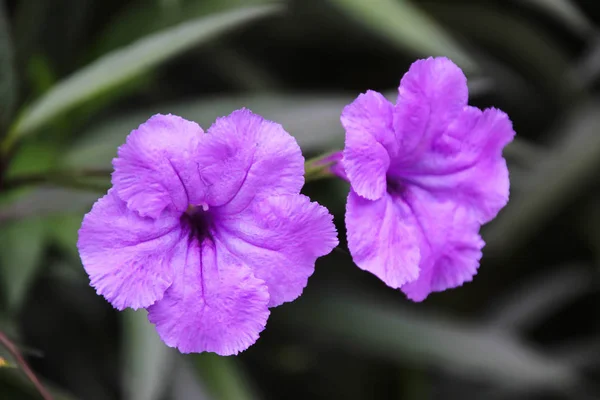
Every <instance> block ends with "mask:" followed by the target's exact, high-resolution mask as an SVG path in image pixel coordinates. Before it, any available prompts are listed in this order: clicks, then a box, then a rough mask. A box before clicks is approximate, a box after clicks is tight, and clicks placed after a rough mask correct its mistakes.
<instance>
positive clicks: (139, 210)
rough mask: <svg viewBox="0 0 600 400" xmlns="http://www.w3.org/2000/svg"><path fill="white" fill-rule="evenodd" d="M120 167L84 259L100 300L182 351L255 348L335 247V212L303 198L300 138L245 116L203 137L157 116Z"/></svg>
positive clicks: (87, 236)
mask: <svg viewBox="0 0 600 400" xmlns="http://www.w3.org/2000/svg"><path fill="white" fill-rule="evenodd" d="M113 165H114V168H115V171H114V173H113V175H112V183H113V187H112V188H111V189H110V190H109V191H108V193H107V194H106V196H104V197H103V198H101V199H100V200H98V201H97V202H96V204H95V205H94V207H93V208H92V211H91V212H90V213H89V214H87V215H86V216H85V218H84V220H83V224H82V227H81V229H80V231H79V242H78V248H79V252H80V255H81V260H82V261H83V265H84V267H85V270H86V271H87V273H88V275H89V276H90V280H91V285H92V286H93V287H95V288H96V291H97V292H98V293H99V294H101V295H103V296H104V297H105V298H106V299H107V300H108V301H109V302H111V303H112V305H113V306H114V307H115V308H117V309H119V310H122V309H124V308H126V307H131V308H134V309H137V308H147V309H148V318H149V320H150V321H151V322H152V323H154V324H155V325H156V329H157V331H158V334H159V335H160V337H161V338H162V340H163V341H164V342H165V343H166V344H167V345H169V346H171V347H177V348H178V349H179V350H180V351H181V352H183V353H189V352H202V351H211V352H215V353H218V354H221V355H230V354H236V353H238V352H239V351H242V350H245V349H246V348H248V347H249V346H250V345H251V344H253V343H254V342H255V341H256V340H257V339H258V336H259V333H260V332H261V331H262V330H263V329H264V327H265V324H266V321H267V318H268V316H269V307H275V306H278V305H280V304H282V303H284V302H287V301H292V300H294V299H295V298H297V297H298V296H300V294H301V293H302V290H303V288H304V287H305V286H306V283H307V280H308V277H309V276H310V275H311V274H312V273H313V271H314V267H315V260H316V259H317V258H318V257H320V256H323V255H325V254H327V253H329V252H330V251H331V250H332V249H333V248H334V247H335V246H336V245H337V243H338V242H337V234H336V231H335V227H334V225H333V222H332V217H331V215H330V214H329V212H328V211H327V209H325V208H324V207H322V206H320V205H318V204H317V203H311V202H310V200H309V199H308V198H307V197H306V196H303V195H301V194H300V189H301V188H302V186H303V184H304V177H303V174H304V158H303V157H302V154H301V152H300V148H299V147H298V144H297V143H296V141H295V140H294V138H292V137H291V136H290V135H289V134H288V133H287V132H286V131H285V130H284V129H283V128H282V127H281V125H279V124H276V123H273V122H270V121H267V120H264V119H263V118H261V117H260V116H258V115H255V114H253V113H251V112H250V111H248V110H238V111H235V112H233V113H232V114H231V115H229V116H228V117H223V118H220V119H218V120H217V121H216V122H215V123H214V125H213V126H212V127H211V128H210V129H209V130H208V132H207V133H206V134H204V132H203V131H202V128H200V127H199V126H198V125H197V124H196V123H194V122H190V121H186V120H185V119H183V118H180V117H176V116H174V115H155V116H153V117H152V118H150V119H149V120H148V121H147V122H146V123H144V124H142V125H141V126H140V127H139V128H138V129H137V130H134V131H133V132H132V133H131V134H130V135H129V137H128V138H127V142H126V143H125V144H124V145H123V146H121V147H120V148H119V151H118V158H116V159H114V160H113Z"/></svg>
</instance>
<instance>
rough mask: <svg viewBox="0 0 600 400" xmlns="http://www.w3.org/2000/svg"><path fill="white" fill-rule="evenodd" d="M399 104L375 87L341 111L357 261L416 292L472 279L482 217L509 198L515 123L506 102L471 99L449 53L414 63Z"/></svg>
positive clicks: (415, 295) (349, 222)
mask: <svg viewBox="0 0 600 400" xmlns="http://www.w3.org/2000/svg"><path fill="white" fill-rule="evenodd" d="M398 92H399V93H398V99H397V102H396V105H393V104H391V103H390V102H389V101H388V100H387V99H386V98H384V97H383V96H382V95H381V94H380V93H377V92H374V91H367V92H366V93H365V94H361V95H360V96H359V97H358V98H357V99H356V100H355V101H354V102H353V103H351V104H350V105H348V106H347V107H346V108H345V109H344V111H343V113H342V116H341V121H342V125H343V126H344V128H345V130H346V146H345V149H344V152H343V160H342V164H343V167H344V169H345V173H346V175H347V179H348V180H349V181H350V184H351V191H350V194H349V196H348V203H347V209H346V228H347V231H348V247H349V249H350V252H351V254H352V257H353V259H354V262H355V263H356V264H357V265H358V266H359V267H360V268H362V269H364V270H366V271H370V272H371V273H373V274H375V275H376V276H377V277H379V278H380V279H382V280H383V281H384V282H385V283H386V284H387V285H388V286H390V287H392V288H400V289H401V290H402V291H403V292H404V293H405V294H406V295H407V296H408V297H409V298H410V299H412V300H414V301H421V300H423V299H425V298H426V297H427V296H428V295H429V293H431V292H438V291H443V290H445V289H448V288H453V287H457V286H460V285H462V284H463V283H464V282H467V281H470V280H471V279H472V277H473V276H474V275H475V274H476V273H477V268H478V266H479V260H480V258H481V249H482V247H483V246H484V242H483V240H482V239H481V237H480V236H479V228H480V226H481V225H482V224H484V223H486V222H488V221H490V220H492V219H493V218H494V217H495V216H496V214H497V213H498V211H499V210H500V209H501V208H502V207H504V205H506V203H507V201H508V192H509V180H508V170H507V168H506V162H505V160H504V159H503V158H502V149H503V148H504V146H506V144H507V143H509V142H510V141H511V140H512V139H513V137H514V135H515V132H514V131H513V128H512V124H511V122H510V120H509V119H508V116H507V115H506V114H505V113H503V112H502V111H500V110H497V109H494V108H490V109H486V110H484V111H481V110H479V109H478V108H475V107H471V106H468V105H467V100H468V90H467V80H466V78H465V76H464V74H463V73H462V71H461V70H460V68H458V67H457V66H456V65H455V64H454V63H452V62H451V61H450V60H448V59H447V58H428V59H426V60H419V61H417V62H415V63H413V64H412V66H411V67H410V69H409V71H408V72H407V73H406V74H405V75H404V77H403V78H402V81H401V82H400V87H399V88H398Z"/></svg>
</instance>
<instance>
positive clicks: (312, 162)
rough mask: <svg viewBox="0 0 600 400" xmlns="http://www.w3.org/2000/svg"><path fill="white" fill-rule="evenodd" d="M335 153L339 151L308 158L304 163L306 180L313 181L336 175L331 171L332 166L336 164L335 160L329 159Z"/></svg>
mask: <svg viewBox="0 0 600 400" xmlns="http://www.w3.org/2000/svg"><path fill="white" fill-rule="evenodd" d="M335 153H337V151H330V152H327V153H325V154H321V155H319V156H317V157H313V158H309V159H308V160H306V162H305V163H304V180H305V181H306V182H312V181H316V180H320V179H328V178H333V177H335V174H334V173H333V172H331V169H330V167H331V166H332V165H334V164H335V161H327V158H329V157H330V156H332V155H333V154H335Z"/></svg>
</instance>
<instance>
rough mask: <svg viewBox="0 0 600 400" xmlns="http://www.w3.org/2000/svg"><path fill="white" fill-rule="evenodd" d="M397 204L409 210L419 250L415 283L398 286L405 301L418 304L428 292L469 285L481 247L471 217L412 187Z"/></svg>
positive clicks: (445, 202)
mask: <svg viewBox="0 0 600 400" xmlns="http://www.w3.org/2000/svg"><path fill="white" fill-rule="evenodd" d="M399 201H402V202H404V204H406V206H407V207H408V208H409V209H410V212H411V214H412V216H413V221H414V223H415V225H416V226H417V227H418V241H419V247H420V250H421V262H420V264H419V267H420V274H419V277H418V279H417V280H415V281H413V282H410V283H407V284H405V285H404V286H402V291H403V292H404V293H405V294H406V295H407V296H408V298H410V299H411V300H414V301H422V300H424V299H425V298H426V297H427V296H428V295H429V294H430V293H432V292H440V291H443V290H446V289H450V288H454V287H457V286H461V285H462V284H463V283H464V282H468V281H471V279H472V278H473V276H474V275H475V274H476V273H477V268H478V267H479V260H480V259H481V249H482V248H483V246H484V244H485V243H484V242H483V240H482V239H481V237H480V236H479V233H478V232H479V223H478V222H477V219H476V217H475V215H474V214H473V213H472V212H471V211H470V210H469V209H468V208H465V207H463V206H461V205H459V204H457V203H455V202H453V201H448V200H444V199H440V198H437V197H435V196H433V195H432V194H430V193H428V192H427V191H425V190H421V189H419V188H416V187H408V188H406V189H405V190H404V191H403V192H402V194H401V196H400V200H399Z"/></svg>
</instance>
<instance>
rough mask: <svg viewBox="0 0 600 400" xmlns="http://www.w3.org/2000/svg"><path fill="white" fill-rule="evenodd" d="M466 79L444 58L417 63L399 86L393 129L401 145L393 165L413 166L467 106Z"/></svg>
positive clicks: (457, 68)
mask: <svg viewBox="0 0 600 400" xmlns="http://www.w3.org/2000/svg"><path fill="white" fill-rule="evenodd" d="M467 100H468V89H467V78H466V77H465V75H464V74H463V72H462V71H461V69H460V68H459V67H458V66H456V65H455V64H454V63H453V62H452V61H450V60H449V59H447V58H445V57H436V58H431V57H430V58H427V59H423V60H418V61H416V62H414V63H413V64H412V65H411V66H410V69H409V70H408V72H407V73H406V74H405V75H404V77H403V78H402V80H401V82H400V87H399V88H398V100H397V102H396V107H395V109H394V130H395V134H396V137H397V140H398V143H399V146H400V152H401V154H399V156H398V157H397V158H396V159H395V160H393V164H394V166H395V167H396V166H400V167H401V166H405V165H410V164H411V163H412V162H413V161H414V160H417V159H420V158H421V157H422V153H423V151H425V150H426V149H427V148H428V147H429V145H430V142H431V141H432V140H433V139H434V138H436V137H438V136H440V135H441V134H442V133H443V132H444V131H445V130H446V128H447V126H448V125H449V124H450V122H452V121H453V120H454V119H455V118H456V117H457V116H458V114H459V113H460V112H461V110H462V109H463V107H464V106H466V105H467Z"/></svg>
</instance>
